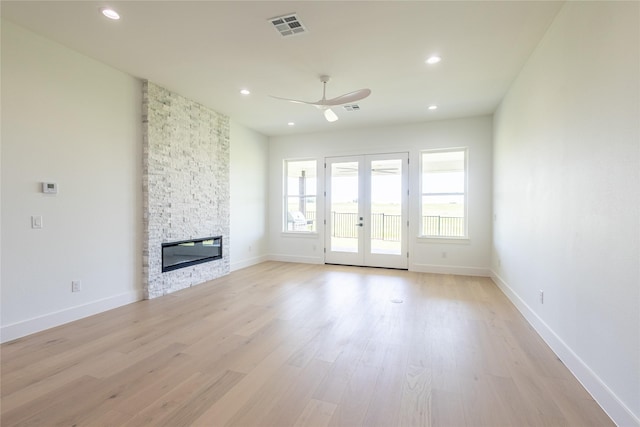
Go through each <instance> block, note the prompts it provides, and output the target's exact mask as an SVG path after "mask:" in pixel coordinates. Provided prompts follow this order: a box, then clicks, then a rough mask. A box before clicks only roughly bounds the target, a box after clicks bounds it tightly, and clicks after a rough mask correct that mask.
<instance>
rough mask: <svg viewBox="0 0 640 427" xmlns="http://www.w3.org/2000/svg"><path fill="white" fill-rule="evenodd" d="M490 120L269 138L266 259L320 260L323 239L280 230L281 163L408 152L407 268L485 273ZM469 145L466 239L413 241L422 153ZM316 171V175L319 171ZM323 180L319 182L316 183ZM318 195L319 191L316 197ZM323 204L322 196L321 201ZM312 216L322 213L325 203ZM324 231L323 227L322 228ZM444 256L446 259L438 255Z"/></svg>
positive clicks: (488, 242)
mask: <svg viewBox="0 0 640 427" xmlns="http://www.w3.org/2000/svg"><path fill="white" fill-rule="evenodd" d="M491 141H492V121H491V117H489V116H486V117H473V118H468V119H460V120H443V121H434V122H425V123H420V124H413V125H403V126H388V127H380V128H368V129H359V130H352V131H341V132H327V133H316V134H309V135H291V136H282V137H272V138H270V152H269V156H270V162H269V170H270V173H269V180H270V181H269V232H270V240H269V242H270V252H271V258H272V259H276V260H283V261H294V262H308V263H323V262H324V254H323V248H324V235H323V233H322V232H320V233H318V234H315V235H308V236H300V235H299V234H291V233H282V231H281V230H282V215H283V214H282V209H283V184H282V173H283V172H282V170H283V161H284V160H285V159H298V158H315V159H317V160H318V165H319V167H320V165H322V164H323V162H324V158H325V157H327V156H341V155H352V154H371V153H392V152H408V153H409V158H410V169H409V189H410V194H411V196H410V198H409V221H410V230H409V242H408V243H409V252H410V254H411V256H410V258H409V269H410V270H414V271H427V272H440V273H459V274H475V275H489V267H490V248H491V191H492V183H491V162H492V154H491ZM448 147H469V178H468V182H469V194H468V209H469V237H470V238H469V240H468V241H464V242H456V243H451V242H449V243H445V242H442V241H440V242H436V241H434V240H427V239H419V238H417V235H418V221H419V208H418V206H419V194H418V192H419V186H418V182H419V172H420V171H419V164H420V161H419V152H420V150H426V149H435V148H448ZM321 173H322V172H321ZM320 181H321V182H323V181H324V179H323V178H321V179H320ZM322 191H324V189H323V188H320V193H319V194H322ZM320 199H322V198H320ZM318 212H324V203H323V200H319V201H318ZM321 230H322V229H321ZM442 252H447V257H446V258H443V257H442Z"/></svg>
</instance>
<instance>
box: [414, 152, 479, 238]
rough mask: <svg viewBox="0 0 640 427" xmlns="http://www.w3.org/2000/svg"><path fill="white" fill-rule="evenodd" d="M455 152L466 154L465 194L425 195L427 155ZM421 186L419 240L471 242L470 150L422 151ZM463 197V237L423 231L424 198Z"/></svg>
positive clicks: (420, 166)
mask: <svg viewBox="0 0 640 427" xmlns="http://www.w3.org/2000/svg"><path fill="white" fill-rule="evenodd" d="M454 152H462V153H463V154H464V192H463V193H458V192H456V193H445V192H443V193H425V192H424V188H423V186H424V176H423V175H424V172H423V170H424V162H425V156H426V155H427V154H436V153H454ZM418 172H419V175H418V176H419V178H418V179H419V186H420V194H419V201H418V207H419V209H418V210H419V217H418V238H419V239H423V240H438V241H447V240H451V241H467V240H469V148H468V147H452V148H438V149H428V150H421V151H420V165H419V171H418ZM437 195H441V196H462V197H463V203H464V208H463V215H464V216H463V218H464V225H463V227H464V234H463V235H462V236H452V235H434V234H426V231H425V230H424V229H423V227H424V225H423V224H424V222H423V217H424V211H423V202H422V201H423V198H424V197H425V196H437Z"/></svg>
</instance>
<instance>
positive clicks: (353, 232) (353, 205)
mask: <svg viewBox="0 0 640 427" xmlns="http://www.w3.org/2000/svg"><path fill="white" fill-rule="evenodd" d="M330 203H331V209H330V210H329V215H330V216H331V217H330V218H328V219H329V221H330V223H331V242H330V245H331V246H330V247H331V250H332V251H334V252H354V253H357V252H358V236H359V233H360V227H358V226H357V225H356V224H359V223H361V221H359V217H358V162H342V163H333V164H332V165H331V201H330Z"/></svg>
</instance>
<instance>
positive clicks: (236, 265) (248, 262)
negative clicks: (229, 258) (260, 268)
mask: <svg viewBox="0 0 640 427" xmlns="http://www.w3.org/2000/svg"><path fill="white" fill-rule="evenodd" d="M268 260H269V257H268V256H267V255H261V256H257V257H253V258H249V259H243V260H240V261H236V262H232V263H231V265H230V269H231V271H236V270H242V269H243V268H247V267H251V266H252V265H257V264H260V263H263V262H265V261H268Z"/></svg>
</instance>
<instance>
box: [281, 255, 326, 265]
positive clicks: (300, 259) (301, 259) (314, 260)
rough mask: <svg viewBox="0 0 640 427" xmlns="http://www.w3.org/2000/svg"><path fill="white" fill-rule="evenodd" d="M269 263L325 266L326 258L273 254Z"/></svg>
mask: <svg viewBox="0 0 640 427" xmlns="http://www.w3.org/2000/svg"><path fill="white" fill-rule="evenodd" d="M269 261H281V262H297V263H300V264H324V257H311V256H295V255H279V254H271V255H269Z"/></svg>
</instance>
